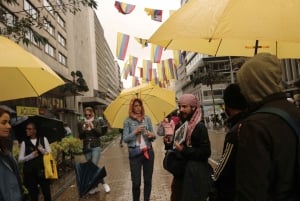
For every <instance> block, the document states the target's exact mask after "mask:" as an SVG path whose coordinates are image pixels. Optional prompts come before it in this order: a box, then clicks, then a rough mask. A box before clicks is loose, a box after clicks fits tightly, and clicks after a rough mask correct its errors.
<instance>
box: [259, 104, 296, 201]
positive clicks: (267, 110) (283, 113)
mask: <svg viewBox="0 0 300 201" xmlns="http://www.w3.org/2000/svg"><path fill="white" fill-rule="evenodd" d="M254 113H268V114H273V115H277V116H279V117H280V118H281V119H282V120H284V121H285V122H286V123H287V124H288V125H289V126H290V127H291V128H292V129H293V130H294V131H295V134H296V135H297V138H298V141H297V162H296V166H297V167H296V170H297V172H296V178H297V186H299V185H300V124H299V123H298V122H297V121H296V120H295V119H294V118H293V117H292V116H291V115H290V114H289V113H287V112H286V111H284V110H282V109H279V108H275V107H262V108H260V109H258V110H257V111H255V112H254ZM296 197H297V198H299V197H300V194H299V192H297V195H296ZM291 200H293V198H292V199H291Z"/></svg>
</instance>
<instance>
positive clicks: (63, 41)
mask: <svg viewBox="0 0 300 201" xmlns="http://www.w3.org/2000/svg"><path fill="white" fill-rule="evenodd" d="M57 40H58V42H59V44H61V45H62V46H64V47H65V46H66V39H65V38H64V37H63V36H62V35H61V34H60V33H58V35H57Z"/></svg>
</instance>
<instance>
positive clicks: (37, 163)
mask: <svg viewBox="0 0 300 201" xmlns="http://www.w3.org/2000/svg"><path fill="white" fill-rule="evenodd" d="M26 136H27V138H25V140H24V141H22V142H21V146H20V152H19V162H20V163H24V164H23V178H24V184H25V187H26V188H27V190H28V192H29V196H30V200H31V201H38V200H39V199H38V198H39V187H40V188H41V190H42V193H43V196H44V200H45V201H51V190H50V180H49V179H46V178H45V171H44V160H43V155H44V154H47V153H51V147H50V144H49V142H48V139H47V138H46V137H43V136H41V135H40V133H39V132H38V130H37V127H36V124H35V123H34V122H28V123H27V124H26Z"/></svg>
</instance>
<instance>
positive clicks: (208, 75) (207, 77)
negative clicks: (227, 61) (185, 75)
mask: <svg viewBox="0 0 300 201" xmlns="http://www.w3.org/2000/svg"><path fill="white" fill-rule="evenodd" d="M203 69H204V71H200V70H198V71H196V74H195V76H194V78H193V80H192V81H193V82H194V86H196V85H198V84H200V83H201V84H204V85H206V86H208V87H210V91H211V96H212V101H213V112H214V121H213V123H214V126H215V125H216V119H215V118H216V108H215V98H214V93H213V85H214V84H217V83H220V82H224V81H225V80H226V79H227V78H226V77H225V76H224V75H223V74H222V73H218V72H216V71H214V70H213V64H210V63H208V64H206V65H205V66H204V68H203Z"/></svg>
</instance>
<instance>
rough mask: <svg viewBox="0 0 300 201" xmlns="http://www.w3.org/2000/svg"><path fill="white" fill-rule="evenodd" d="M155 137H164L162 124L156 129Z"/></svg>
mask: <svg viewBox="0 0 300 201" xmlns="http://www.w3.org/2000/svg"><path fill="white" fill-rule="evenodd" d="M156 133H157V135H159V136H164V135H165V128H164V126H163V124H162V123H160V124H159V125H158V127H157V131H156Z"/></svg>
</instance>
